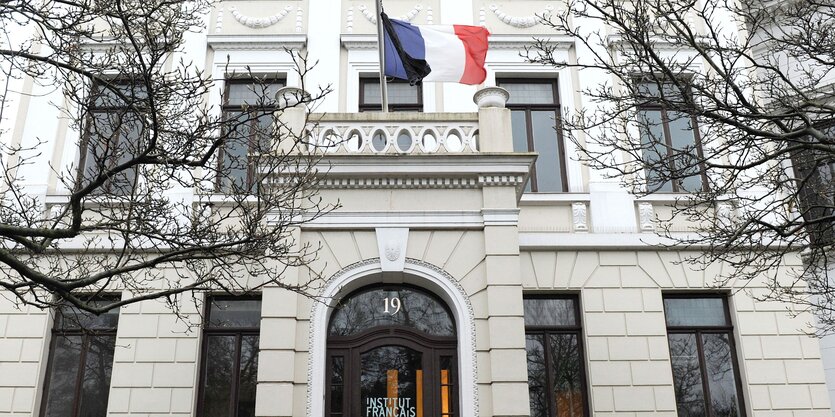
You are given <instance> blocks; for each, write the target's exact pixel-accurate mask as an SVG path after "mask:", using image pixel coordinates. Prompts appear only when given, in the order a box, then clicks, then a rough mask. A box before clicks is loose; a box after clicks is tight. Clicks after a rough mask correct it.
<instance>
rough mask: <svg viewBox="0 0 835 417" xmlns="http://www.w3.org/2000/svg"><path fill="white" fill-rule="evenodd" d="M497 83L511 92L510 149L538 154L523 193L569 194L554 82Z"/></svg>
mask: <svg viewBox="0 0 835 417" xmlns="http://www.w3.org/2000/svg"><path fill="white" fill-rule="evenodd" d="M497 83H498V85H499V86H501V87H503V88H505V89H506V90H507V91H509V92H510V99H509V100H508V101H507V107H508V108H509V109H510V118H511V127H512V129H513V150H514V151H517V152H536V153H538V154H539V157H538V158H537V159H536V164H535V165H534V168H533V170H532V171H531V180H530V182H529V183H528V185H527V189H526V190H527V191H533V192H543V193H548V192H563V191H568V180H567V177H566V173H565V149H563V143H562V132H561V130H560V129H559V128H558V126H559V121H560V113H559V109H560V101H559V95H558V94H557V80H536V79H517V80H497Z"/></svg>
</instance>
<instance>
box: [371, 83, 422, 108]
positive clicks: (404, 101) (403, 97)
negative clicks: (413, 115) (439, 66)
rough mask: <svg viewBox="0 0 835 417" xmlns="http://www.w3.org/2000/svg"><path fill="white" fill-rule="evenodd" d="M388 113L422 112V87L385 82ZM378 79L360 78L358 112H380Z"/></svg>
mask: <svg viewBox="0 0 835 417" xmlns="http://www.w3.org/2000/svg"><path fill="white" fill-rule="evenodd" d="M386 88H387V92H388V101H389V111H392V112H395V111H417V112H420V111H423V87H422V86H420V85H414V86H413V85H409V82H408V81H404V80H398V79H394V80H393V81H388V82H386ZM380 100H381V97H380V78H379V77H375V78H360V103H359V111H380V110H381V109H382V108H383V106H382V104H381V101H380Z"/></svg>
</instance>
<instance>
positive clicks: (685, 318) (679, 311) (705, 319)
mask: <svg viewBox="0 0 835 417" xmlns="http://www.w3.org/2000/svg"><path fill="white" fill-rule="evenodd" d="M664 312H665V313H666V315H667V325H668V326H726V325H729V324H730V323H728V321H727V318H726V317H725V303H724V299H723V298H718V297H713V298H665V299H664Z"/></svg>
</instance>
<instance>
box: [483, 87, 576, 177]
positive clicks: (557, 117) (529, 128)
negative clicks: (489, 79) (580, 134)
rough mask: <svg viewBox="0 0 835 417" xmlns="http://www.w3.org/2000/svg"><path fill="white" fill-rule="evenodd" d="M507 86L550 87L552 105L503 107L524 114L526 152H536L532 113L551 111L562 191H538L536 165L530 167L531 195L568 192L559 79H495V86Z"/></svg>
mask: <svg viewBox="0 0 835 417" xmlns="http://www.w3.org/2000/svg"><path fill="white" fill-rule="evenodd" d="M507 84H542V85H548V86H550V87H551V94H552V97H553V99H554V102H553V103H552V104H524V103H512V104H511V103H508V104H507V105H506V106H505V107H507V109H508V110H510V111H511V112H512V111H514V110H516V111H519V110H522V111H524V112H525V132H526V134H527V142H528V150H527V151H528V152H536V146H535V142H536V141H535V139H534V136H533V123H532V122H531V112H532V111H553V112H554V130H556V133H557V152H558V153H559V164H560V179H561V182H562V190H560V191H539V190H538V188H539V186H538V180H537V173H536V164H534V165H532V166H531V178H530V185H531V191H530V192H532V193H540V192H542V193H566V192H568V167H566V162H567V158H566V157H565V151H566V149H565V140H564V138H563V132H562V113H561V111H560V109H561V108H562V104H561V102H560V90H559V77H556V78H522V77H497V78H496V85H497V86H499V87H502V86H504V85H507Z"/></svg>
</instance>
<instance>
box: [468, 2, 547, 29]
mask: <svg viewBox="0 0 835 417" xmlns="http://www.w3.org/2000/svg"><path fill="white" fill-rule="evenodd" d="M483 10H484V8H483V7H482V8H481V11H483ZM490 10H492V11H493V14H495V15H496V17H498V18H499V20H500V21H501V22H502V23H504V24H506V25H508V26H513V27H515V28H519V29H527V28H530V27H534V26H536V25H538V24H540V23H541V22H542V18H543V17H546V16H548V15H550V14H551V13H552V12H553V11H554V6H552V5H550V4H548V5H546V6H545V10H543V11H542V13H540V14H539V15H536V14H535V15H533V16H511V15H509V14H507V13H505V12H503V11H501V9H499V6H497V5H495V4H491V5H490ZM481 11H479V15H481ZM540 16H542V17H540ZM482 24H483V23H482Z"/></svg>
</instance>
